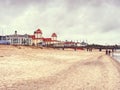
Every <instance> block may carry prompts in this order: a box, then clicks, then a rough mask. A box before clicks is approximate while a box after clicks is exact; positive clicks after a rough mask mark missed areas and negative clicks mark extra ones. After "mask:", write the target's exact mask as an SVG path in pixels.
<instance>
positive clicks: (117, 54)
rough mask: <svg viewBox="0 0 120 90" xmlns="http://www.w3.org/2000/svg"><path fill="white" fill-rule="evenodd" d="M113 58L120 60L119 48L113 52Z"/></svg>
mask: <svg viewBox="0 0 120 90" xmlns="http://www.w3.org/2000/svg"><path fill="white" fill-rule="evenodd" d="M113 58H114V59H116V60H117V61H119V62H120V50H116V51H115V52H114V53H113Z"/></svg>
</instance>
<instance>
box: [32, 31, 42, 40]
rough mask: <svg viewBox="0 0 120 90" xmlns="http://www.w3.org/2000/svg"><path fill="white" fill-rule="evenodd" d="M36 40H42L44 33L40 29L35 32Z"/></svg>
mask: <svg viewBox="0 0 120 90" xmlns="http://www.w3.org/2000/svg"><path fill="white" fill-rule="evenodd" d="M34 35H35V38H42V31H41V30H40V29H37V30H36V31H35V32H34Z"/></svg>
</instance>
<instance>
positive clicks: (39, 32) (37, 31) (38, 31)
mask: <svg viewBox="0 0 120 90" xmlns="http://www.w3.org/2000/svg"><path fill="white" fill-rule="evenodd" d="M36 33H37V34H42V31H41V30H40V29H37V30H36V31H35V32H34V34H36Z"/></svg>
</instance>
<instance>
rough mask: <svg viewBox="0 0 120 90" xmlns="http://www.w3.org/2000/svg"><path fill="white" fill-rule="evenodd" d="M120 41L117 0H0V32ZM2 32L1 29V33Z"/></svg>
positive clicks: (90, 40)
mask: <svg viewBox="0 0 120 90" xmlns="http://www.w3.org/2000/svg"><path fill="white" fill-rule="evenodd" d="M38 28H40V29H41V30H42V32H43V36H44V37H50V36H51V33H53V32H56V33H57V34H58V39H59V40H73V41H74V40H76V41H77V40H78V41H80V40H87V41H88V43H98V44H120V39H119V38H120V0H0V33H1V34H2V33H3V34H13V33H14V31H15V30H17V31H18V33H19V34H25V33H27V34H33V32H34V31H35V30H36V29H38ZM2 31H3V32H2Z"/></svg>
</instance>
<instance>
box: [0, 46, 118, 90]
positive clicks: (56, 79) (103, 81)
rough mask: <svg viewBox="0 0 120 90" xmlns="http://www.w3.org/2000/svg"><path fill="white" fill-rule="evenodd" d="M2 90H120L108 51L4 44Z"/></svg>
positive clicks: (0, 61)
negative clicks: (106, 52) (106, 53)
mask: <svg viewBox="0 0 120 90" xmlns="http://www.w3.org/2000/svg"><path fill="white" fill-rule="evenodd" d="M0 90H120V63H118V62H117V61H115V60H114V59H113V58H111V57H109V56H107V55H105V52H98V51H93V52H87V51H82V50H77V51H74V50H56V49H40V48H34V47H25V46H17V47H15V46H4V45H0Z"/></svg>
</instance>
